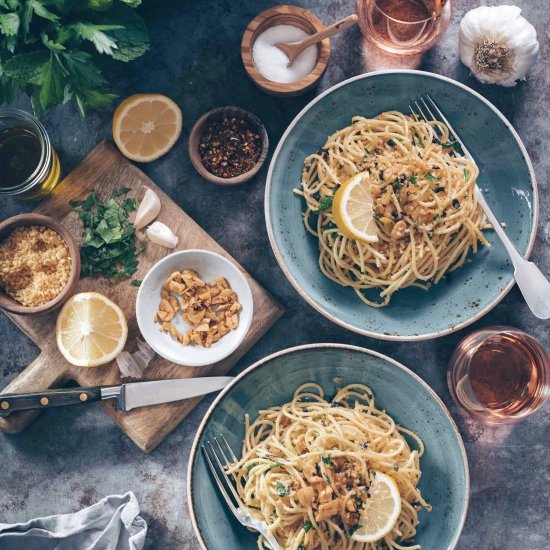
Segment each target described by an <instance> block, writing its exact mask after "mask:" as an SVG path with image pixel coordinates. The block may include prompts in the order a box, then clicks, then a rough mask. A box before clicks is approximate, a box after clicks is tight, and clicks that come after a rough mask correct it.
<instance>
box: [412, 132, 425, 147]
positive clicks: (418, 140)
mask: <svg viewBox="0 0 550 550" xmlns="http://www.w3.org/2000/svg"><path fill="white" fill-rule="evenodd" d="M414 144H415V145H416V146H417V147H424V144H423V143H422V142H421V141H420V138H419V137H418V136H417V135H416V134H415V135H414Z"/></svg>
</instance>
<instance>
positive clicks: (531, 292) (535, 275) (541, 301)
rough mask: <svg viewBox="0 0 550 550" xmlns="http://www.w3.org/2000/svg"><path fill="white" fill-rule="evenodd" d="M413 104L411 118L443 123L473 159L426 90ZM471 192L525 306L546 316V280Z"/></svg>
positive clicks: (549, 288) (549, 303)
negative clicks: (501, 247)
mask: <svg viewBox="0 0 550 550" xmlns="http://www.w3.org/2000/svg"><path fill="white" fill-rule="evenodd" d="M414 105H415V106H416V111H415V109H414V108H413V107H412V106H411V105H409V109H410V110H411V113H412V115H413V116H414V117H415V119H417V120H424V121H425V122H430V121H436V122H443V123H445V125H446V126H447V128H449V131H450V133H451V135H452V137H453V138H454V139H455V140H456V141H457V142H458V143H459V144H460V147H461V148H462V151H463V153H464V156H465V157H466V158H467V159H469V160H471V161H472V162H475V161H474V159H473V157H472V155H471V154H470V153H469V151H468V149H466V146H465V145H464V143H463V142H462V140H461V139H460V138H459V137H458V135H457V133H456V132H455V131H454V129H453V127H452V126H451V124H450V122H449V121H448V120H447V118H446V117H445V115H444V114H443V113H442V112H441V109H440V108H439V107H438V106H437V104H436V103H435V101H434V100H433V99H432V98H431V97H430V95H429V94H426V95H425V98H424V97H420V99H418V101H414ZM424 111H426V112H427V113H428V115H429V116H430V117H431V119H430V118H428V116H427V115H426V114H425V112H424ZM433 111H435V112H436V113H437V115H438V116H439V118H437V117H436V116H435V115H434V113H433ZM433 132H434V134H435V136H436V137H437V138H439V137H441V133H439V134H438V130H436V127H434V128H433ZM475 194H476V198H477V201H478V202H479V204H480V205H481V208H482V209H483V211H484V212H485V215H486V216H487V218H488V219H489V221H490V222H491V224H492V225H493V228H494V230H495V233H496V234H497V236H498V237H499V239H500V240H501V241H502V244H503V245H504V248H506V251H507V252H508V255H509V256H510V259H511V260H512V264H513V266H514V277H515V279H516V282H517V284H518V287H519V289H520V291H521V293H522V294H523V297H524V298H525V301H526V303H527V305H528V306H529V309H530V310H531V311H532V312H533V314H534V315H535V316H537V317H538V318H539V319H548V318H550V282H549V281H548V279H547V278H546V277H545V276H544V274H543V273H542V272H541V270H540V269H539V268H538V267H537V266H536V265H535V264H534V263H533V262H529V261H527V260H526V259H525V258H524V257H523V256H522V255H521V254H520V253H519V252H518V250H517V248H516V247H515V246H514V244H513V243H512V241H511V240H510V238H509V237H508V235H506V232H505V231H504V229H503V228H502V226H501V225H500V222H499V221H498V219H497V218H496V216H495V215H494V213H493V211H492V210H491V208H490V207H489V205H488V204H487V201H486V200H485V197H484V196H483V193H482V192H481V190H480V189H479V187H478V186H477V185H476V187H475Z"/></svg>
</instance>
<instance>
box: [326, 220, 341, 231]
mask: <svg viewBox="0 0 550 550" xmlns="http://www.w3.org/2000/svg"><path fill="white" fill-rule="evenodd" d="M337 228H338V226H337V225H336V224H335V223H333V222H328V223H327V224H325V225H323V230H324V231H328V230H329V229H337Z"/></svg>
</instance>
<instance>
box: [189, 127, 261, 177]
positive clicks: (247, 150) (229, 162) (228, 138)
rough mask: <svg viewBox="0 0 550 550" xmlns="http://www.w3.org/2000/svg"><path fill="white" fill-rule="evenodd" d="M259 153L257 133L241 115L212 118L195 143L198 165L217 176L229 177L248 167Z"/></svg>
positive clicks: (259, 144) (259, 140)
mask: <svg viewBox="0 0 550 550" xmlns="http://www.w3.org/2000/svg"><path fill="white" fill-rule="evenodd" d="M261 153H262V140H261V138H260V135H259V134H258V132H257V131H256V129H255V128H254V127H253V126H252V125H251V124H250V123H249V122H248V121H247V120H245V119H244V118H235V117H226V118H224V119H223V120H221V121H220V120H215V121H212V122H211V123H210V124H209V125H208V126H207V128H206V131H205V132H204V134H203V136H202V137H201V140H200V143H199V155H200V157H201V160H202V164H203V165H204V167H205V168H206V169H207V170H208V171H209V172H210V173H211V174H214V175H215V176H218V177H220V178H233V177H235V176H240V175H241V174H244V173H245V172H248V171H250V170H252V168H254V166H255V165H256V162H258V159H259V158H260V155H261Z"/></svg>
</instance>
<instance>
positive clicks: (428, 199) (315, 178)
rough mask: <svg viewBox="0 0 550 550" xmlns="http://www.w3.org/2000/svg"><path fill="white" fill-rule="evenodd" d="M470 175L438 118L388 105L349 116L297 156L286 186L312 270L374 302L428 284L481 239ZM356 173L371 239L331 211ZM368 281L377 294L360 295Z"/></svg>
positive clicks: (472, 170)
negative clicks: (315, 247)
mask: <svg viewBox="0 0 550 550" xmlns="http://www.w3.org/2000/svg"><path fill="white" fill-rule="evenodd" d="M478 172H479V171H478V168H477V166H476V165H475V163H473V162H472V161H470V160H468V159H466V158H463V157H462V156H461V149H460V146H459V144H458V143H457V142H456V141H454V140H453V139H451V136H450V135H449V129H448V128H447V127H446V126H445V125H444V124H443V123H440V122H422V121H419V120H416V119H414V118H412V117H410V116H406V115H404V114H403V113H400V112H397V111H391V112H386V113H382V114H381V115H379V116H377V117H376V118H373V119H367V118H363V117H360V116H356V117H353V119H352V124H351V125H350V126H347V127H346V128H344V129H342V130H339V131H337V132H336V133H335V134H333V135H332V136H330V137H329V138H328V140H327V142H326V143H325V145H324V146H323V148H322V149H320V150H319V151H318V152H317V153H314V154H312V155H309V156H308V157H307V158H306V159H305V164H304V169H303V172H302V183H301V189H300V190H298V189H296V190H295V193H297V194H299V195H302V196H303V197H304V198H305V201H306V206H307V208H306V211H305V213H304V224H305V227H306V229H307V231H309V232H310V233H311V234H313V235H315V236H316V237H317V238H318V239H319V249H320V254H319V266H320V268H321V271H322V272H323V273H324V274H325V275H326V276H327V277H328V278H330V279H332V280H333V281H335V282H336V283H338V284H340V285H343V286H350V287H352V288H353V289H354V290H355V291H356V292H357V294H358V295H359V297H360V298H361V300H363V302H365V303H366V304H368V305H370V306H374V307H381V306H386V305H388V303H389V302H390V299H391V297H392V295H393V294H394V293H395V292H396V291H397V290H399V289H401V288H405V287H408V286H417V287H421V288H424V289H428V288H429V287H430V285H431V284H432V283H438V282H439V281H440V280H441V279H442V278H443V277H444V276H445V274H446V273H447V272H449V271H453V270H455V269H457V268H458V267H460V266H462V265H463V264H464V263H465V262H466V260H467V256H468V253H469V251H470V250H472V251H473V252H474V253H475V252H477V250H478V243H482V244H483V245H485V246H490V245H489V243H488V242H487V240H486V239H485V237H484V235H483V230H484V229H488V228H490V227H491V226H490V225H489V224H488V223H487V220H486V218H485V215H484V213H483V211H482V210H481V207H480V206H479V204H478V202H477V200H476V195H475V192H474V191H475V182H476V178H477V176H478ZM358 173H363V175H364V179H363V185H366V186H368V189H369V191H370V194H371V196H372V199H373V216H374V218H375V221H376V224H375V225H376V233H377V237H378V241H377V242H372V243H371V242H362V241H359V240H356V239H353V238H349V237H347V236H346V235H344V234H343V233H342V232H341V231H340V229H339V228H338V226H337V225H336V223H335V220H334V217H333V213H332V198H333V197H334V194H335V193H336V191H337V190H338V188H339V187H340V185H341V184H342V183H344V182H346V181H347V180H349V179H350V178H351V177H353V176H354V175H356V174H358ZM313 214H318V216H317V218H316V221H315V222H314V221H313V220H312V218H313V216H312V215H313ZM373 288H377V289H380V300H375V299H372V297H371V298H369V297H367V296H366V295H365V291H366V290H368V289H373Z"/></svg>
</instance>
